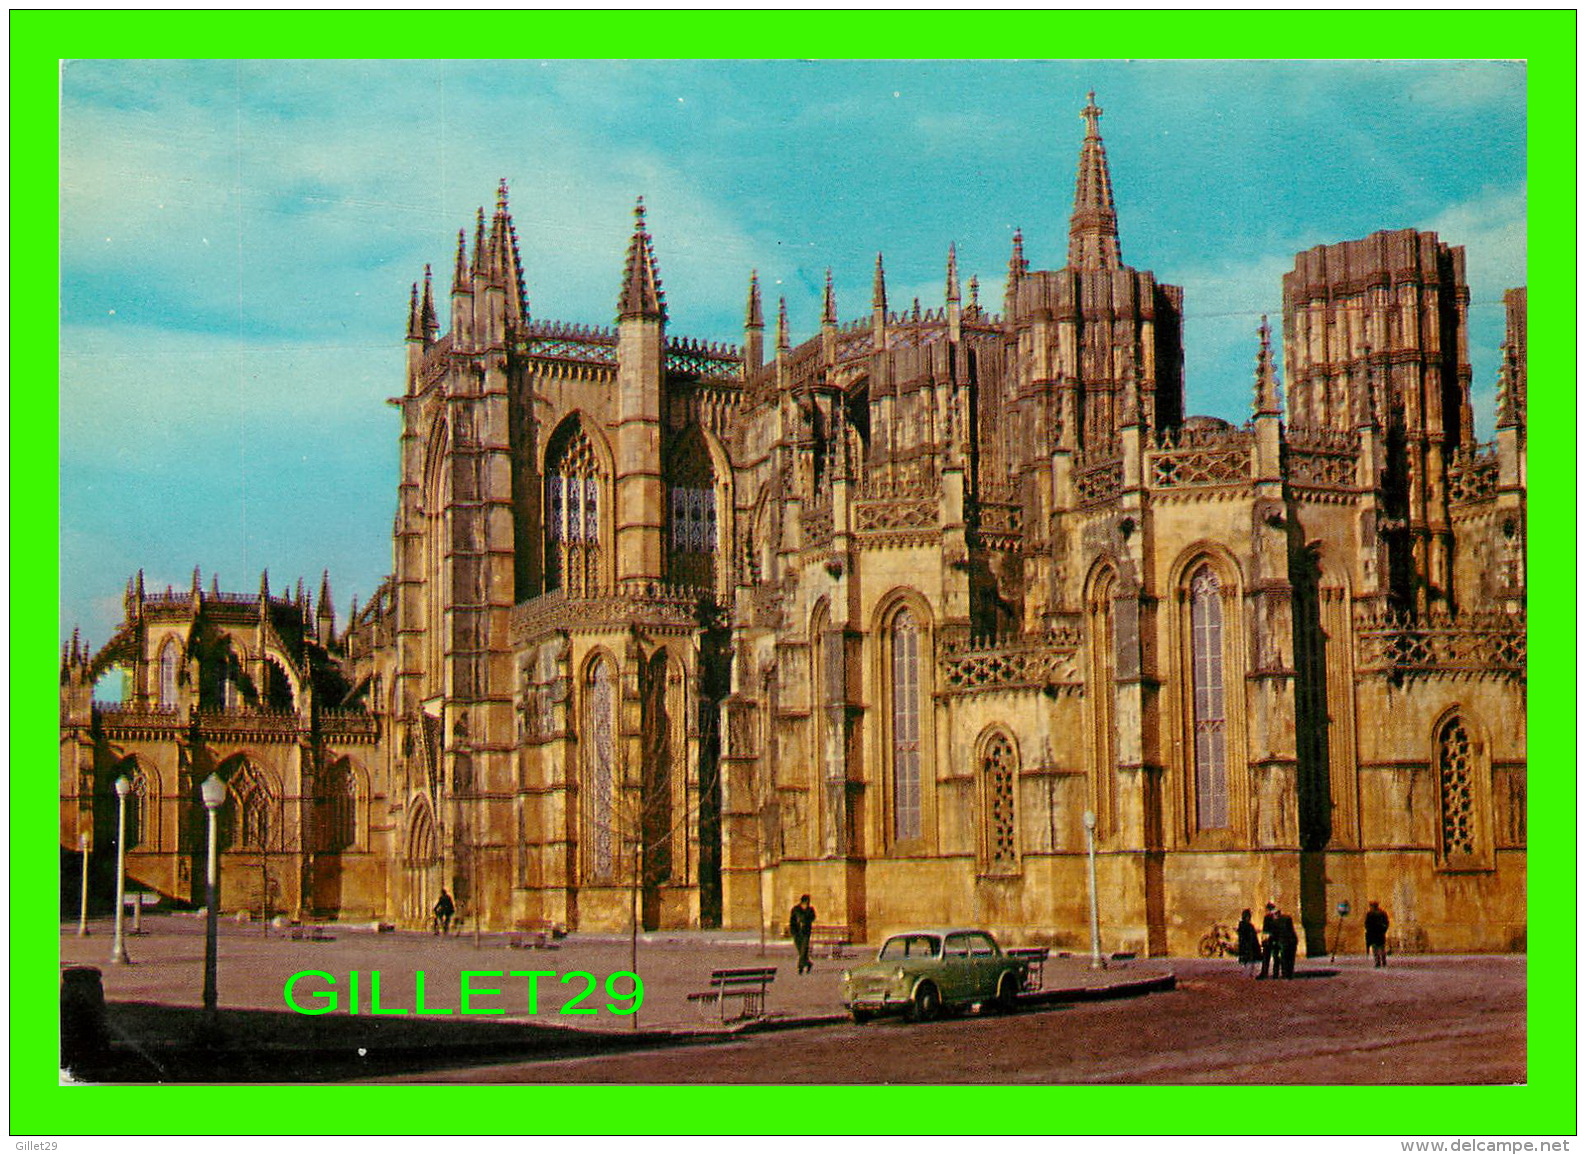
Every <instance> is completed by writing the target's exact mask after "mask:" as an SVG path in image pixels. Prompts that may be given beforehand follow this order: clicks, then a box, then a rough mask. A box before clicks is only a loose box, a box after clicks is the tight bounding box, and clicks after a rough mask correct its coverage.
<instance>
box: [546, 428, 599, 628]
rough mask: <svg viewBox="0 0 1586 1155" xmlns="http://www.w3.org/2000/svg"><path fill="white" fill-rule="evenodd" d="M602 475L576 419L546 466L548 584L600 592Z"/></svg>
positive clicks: (573, 591)
mask: <svg viewBox="0 0 1586 1155" xmlns="http://www.w3.org/2000/svg"><path fill="white" fill-rule="evenodd" d="M600 491H601V476H600V470H599V464H598V461H597V459H596V455H595V448H594V445H593V444H592V443H591V442H590V440H589V436H588V434H586V433H585V432H584V430H583V429H582V428H581V427H579V426H577V425H576V424H575V425H573V426H571V427H570V428H569V429H568V430H566V431H564V432H563V433H560V434H558V435H557V437H556V438H555V439H554V440H553V442H552V444H551V449H550V453H549V454H548V455H547V464H546V469H545V538H546V541H545V560H546V568H545V585H546V588H547V589H565V590H566V591H567V592H568V594H569V595H570V596H572V597H591V596H593V595H595V594H596V593H598V592H600V556H601V543H600V514H601V493H600Z"/></svg>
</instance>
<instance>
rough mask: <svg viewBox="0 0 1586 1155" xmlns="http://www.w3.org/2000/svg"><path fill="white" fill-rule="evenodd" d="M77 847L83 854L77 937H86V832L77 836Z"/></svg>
mask: <svg viewBox="0 0 1586 1155" xmlns="http://www.w3.org/2000/svg"><path fill="white" fill-rule="evenodd" d="M77 849H78V850H79V851H80V852H81V853H82V856H83V895H82V903H81V904H80V906H79V908H78V914H77V937H78V938H87V937H88V832H87V831H86V830H85V831H83V832H82V833H81V834H79V835H78V836H77Z"/></svg>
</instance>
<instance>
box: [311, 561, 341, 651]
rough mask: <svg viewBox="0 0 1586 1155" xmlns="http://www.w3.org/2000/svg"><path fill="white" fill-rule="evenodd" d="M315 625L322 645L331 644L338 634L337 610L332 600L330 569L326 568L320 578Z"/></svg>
mask: <svg viewBox="0 0 1586 1155" xmlns="http://www.w3.org/2000/svg"><path fill="white" fill-rule="evenodd" d="M314 626H315V629H314V633H315V636H316V637H318V639H319V643H320V645H322V646H323V645H329V644H330V640H331V639H332V638H333V637H334V636H335V634H336V611H335V608H334V607H333V606H332V605H331V600H330V570H325V571H324V573H323V574H322V575H321V576H320V579H319V611H318V613H317V614H316V615H315V619H314Z"/></svg>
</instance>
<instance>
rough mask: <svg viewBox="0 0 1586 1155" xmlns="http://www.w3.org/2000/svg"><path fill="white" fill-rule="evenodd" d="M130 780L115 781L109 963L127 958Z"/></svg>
mask: <svg viewBox="0 0 1586 1155" xmlns="http://www.w3.org/2000/svg"><path fill="white" fill-rule="evenodd" d="M131 793H132V780H131V779H130V778H128V777H127V776H126V775H125V774H123V775H122V776H121V777H120V778H117V779H116V937H115V941H113V942H112V943H111V944H110V961H111V962H113V963H125V962H130V961H131V960H130V959H128V958H127V937H126V917H127V911H126V906H127V795H128V794H131Z"/></svg>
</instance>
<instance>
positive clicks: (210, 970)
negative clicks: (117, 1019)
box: [198, 774, 226, 1020]
mask: <svg viewBox="0 0 1586 1155" xmlns="http://www.w3.org/2000/svg"><path fill="white" fill-rule="evenodd" d="M198 792H199V795H200V796H201V797H202V798H203V800H204V810H205V811H206V812H207V813H208V816H209V873H208V875H207V878H206V881H205V885H204V1010H205V1012H206V1013H207V1014H208V1015H209V1016H210V1018H211V1020H213V1018H214V1015H215V1011H216V1008H217V1006H218V1005H219V1002H220V999H219V996H218V995H217V994H216V992H215V956H216V947H217V943H216V936H217V935H218V933H219V924H218V922H217V921H216V920H217V916H218V911H217V910H216V909H215V908H216V906H217V905H218V903H219V901H220V855H219V836H218V833H217V831H216V829H215V812H216V811H218V810H219V809H220V804H221V803H222V802H224V801H225V800H226V784H225V783H224V782H222V781H221V780H220V778H219V777H218V776H217V775H214V774H211V775H210V776H209V777H208V778H205V779H204V784H203V785H202V786H200V787H199V788H198Z"/></svg>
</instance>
